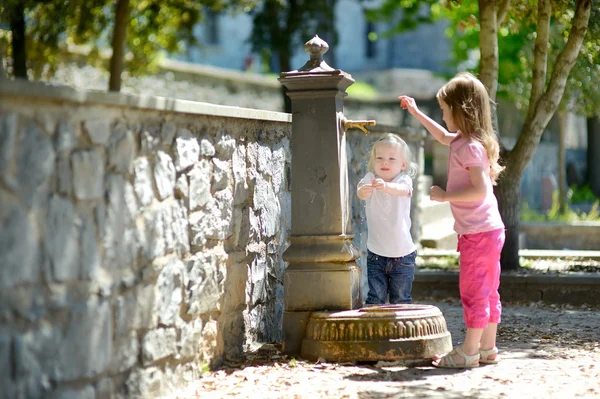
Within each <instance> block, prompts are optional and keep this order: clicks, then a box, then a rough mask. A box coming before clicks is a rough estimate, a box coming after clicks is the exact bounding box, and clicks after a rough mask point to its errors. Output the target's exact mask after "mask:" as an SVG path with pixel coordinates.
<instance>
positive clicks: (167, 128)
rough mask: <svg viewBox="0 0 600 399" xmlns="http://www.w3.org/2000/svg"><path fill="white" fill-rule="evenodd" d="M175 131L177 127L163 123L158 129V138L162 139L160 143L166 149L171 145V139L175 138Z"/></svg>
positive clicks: (169, 123)
mask: <svg viewBox="0 0 600 399" xmlns="http://www.w3.org/2000/svg"><path fill="white" fill-rule="evenodd" d="M176 131H177V126H175V124H174V123H172V122H165V123H163V125H162V128H161V129H160V137H161V138H162V142H163V144H164V145H166V146H167V147H170V146H171V145H172V144H173V139H174V138H175V132H176Z"/></svg>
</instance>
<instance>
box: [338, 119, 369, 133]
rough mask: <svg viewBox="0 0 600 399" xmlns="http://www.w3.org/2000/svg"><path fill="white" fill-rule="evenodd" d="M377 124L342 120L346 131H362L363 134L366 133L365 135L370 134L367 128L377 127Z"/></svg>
mask: <svg viewBox="0 0 600 399" xmlns="http://www.w3.org/2000/svg"><path fill="white" fill-rule="evenodd" d="M375 124H376V122H375V121H374V120H363V121H351V120H349V119H346V118H344V119H342V125H343V126H344V130H348V129H353V128H355V129H360V130H362V131H363V132H365V134H369V131H368V130H367V128H366V126H375Z"/></svg>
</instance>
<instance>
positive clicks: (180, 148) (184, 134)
mask: <svg viewBox="0 0 600 399" xmlns="http://www.w3.org/2000/svg"><path fill="white" fill-rule="evenodd" d="M199 156H200V146H199V145H198V140H197V139H196V137H195V136H194V134H193V133H192V132H190V131H189V130H187V129H179V131H178V132H177V138H176V139H175V169H176V170H177V171H178V172H181V171H182V170H184V169H187V168H189V167H190V166H192V165H193V164H195V163H196V162H198V158H199Z"/></svg>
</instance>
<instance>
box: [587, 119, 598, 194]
mask: <svg viewBox="0 0 600 399" xmlns="http://www.w3.org/2000/svg"><path fill="white" fill-rule="evenodd" d="M587 139H588V142H587V181H588V184H589V185H590V188H591V189H592V192H593V193H594V194H595V195H596V197H600V162H598V160H599V159H600V118H598V117H593V118H588V120H587Z"/></svg>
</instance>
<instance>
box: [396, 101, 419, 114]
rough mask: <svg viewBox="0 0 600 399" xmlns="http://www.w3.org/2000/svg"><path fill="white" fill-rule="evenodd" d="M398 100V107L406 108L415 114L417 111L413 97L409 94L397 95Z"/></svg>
mask: <svg viewBox="0 0 600 399" xmlns="http://www.w3.org/2000/svg"><path fill="white" fill-rule="evenodd" d="M398 99H399V100H400V108H402V109H405V110H408V112H410V113H411V114H412V115H415V114H416V113H417V111H418V108H417V103H416V102H415V99H414V98H412V97H409V96H400V97H398Z"/></svg>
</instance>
